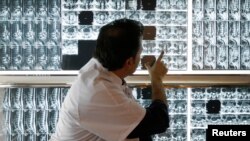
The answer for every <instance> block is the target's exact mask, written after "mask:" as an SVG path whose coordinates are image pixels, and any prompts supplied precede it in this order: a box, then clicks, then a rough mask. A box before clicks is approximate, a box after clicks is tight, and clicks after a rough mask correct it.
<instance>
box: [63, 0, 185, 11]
mask: <svg viewBox="0 0 250 141" xmlns="http://www.w3.org/2000/svg"><path fill="white" fill-rule="evenodd" d="M145 9H153V10H186V9H187V0H71V1H69V0H62V10H71V11H82V10H95V11H98V10H117V11H120V10H145Z"/></svg>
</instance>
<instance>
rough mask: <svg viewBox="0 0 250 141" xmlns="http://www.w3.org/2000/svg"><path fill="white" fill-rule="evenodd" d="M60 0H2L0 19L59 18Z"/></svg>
mask: <svg viewBox="0 0 250 141" xmlns="http://www.w3.org/2000/svg"><path fill="white" fill-rule="evenodd" d="M60 2H61V1H60V0H1V1H0V21H8V20H15V21H16V20H34V19H47V18H50V19H59V18H60V15H61V11H60V10H61V3H60Z"/></svg>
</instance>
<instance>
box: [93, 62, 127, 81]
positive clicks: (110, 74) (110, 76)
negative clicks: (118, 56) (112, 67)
mask: <svg viewBox="0 0 250 141" xmlns="http://www.w3.org/2000/svg"><path fill="white" fill-rule="evenodd" d="M91 61H94V63H95V64H96V65H97V68H98V70H99V71H101V72H102V73H104V74H105V77H106V79H108V80H110V81H112V82H114V84H121V85H125V84H126V81H125V80H124V79H121V78H120V77H118V76H117V75H116V74H114V73H113V72H111V71H108V69H106V68H104V67H103V66H102V64H101V63H100V62H99V61H98V60H97V59H96V58H92V59H91Z"/></svg>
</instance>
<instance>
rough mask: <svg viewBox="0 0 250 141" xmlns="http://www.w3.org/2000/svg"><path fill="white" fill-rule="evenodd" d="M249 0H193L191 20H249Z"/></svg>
mask: <svg viewBox="0 0 250 141" xmlns="http://www.w3.org/2000/svg"><path fill="white" fill-rule="evenodd" d="M249 9H250V2H249V0H193V11H192V12H193V20H194V21H200V20H208V21H215V20H219V21H227V20H233V21H239V20H248V21H249V20H250V10H249Z"/></svg>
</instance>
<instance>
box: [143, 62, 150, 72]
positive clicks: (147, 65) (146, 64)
mask: <svg viewBox="0 0 250 141" xmlns="http://www.w3.org/2000/svg"><path fill="white" fill-rule="evenodd" d="M144 65H145V67H146V69H147V70H148V69H150V68H151V66H150V63H149V62H146V63H145V64H144Z"/></svg>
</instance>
